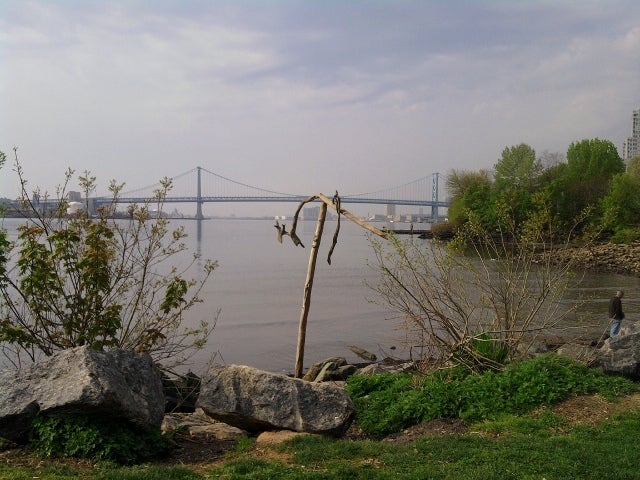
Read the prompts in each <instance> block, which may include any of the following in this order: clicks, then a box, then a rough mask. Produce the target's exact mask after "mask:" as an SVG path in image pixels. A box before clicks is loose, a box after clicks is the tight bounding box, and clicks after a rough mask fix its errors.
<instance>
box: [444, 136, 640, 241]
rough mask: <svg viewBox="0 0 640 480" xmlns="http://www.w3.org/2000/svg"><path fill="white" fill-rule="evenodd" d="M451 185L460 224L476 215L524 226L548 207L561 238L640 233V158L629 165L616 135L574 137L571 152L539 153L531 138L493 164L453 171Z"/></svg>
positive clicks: (489, 226) (631, 237)
mask: <svg viewBox="0 0 640 480" xmlns="http://www.w3.org/2000/svg"><path fill="white" fill-rule="evenodd" d="M447 187H448V189H449V192H450V196H451V205H450V208H449V222H450V223H451V226H452V227H453V228H454V229H459V228H460V227H462V226H463V225H465V224H467V223H469V221H470V219H471V218H473V220H474V221H475V222H478V223H479V224H480V225H481V226H482V227H483V228H484V229H486V230H487V231H493V232H500V231H503V230H504V229H503V226H504V221H505V218H507V217H508V218H509V221H510V222H512V224H513V225H512V226H516V227H517V226H518V225H526V224H529V223H530V222H531V220H532V219H534V218H535V217H536V216H541V213H542V212H544V217H545V218H547V219H549V220H551V221H552V222H553V232H554V234H557V235H559V236H560V235H561V236H565V237H566V236H567V235H569V234H571V236H572V238H580V237H581V236H583V235H585V234H588V236H589V237H590V238H593V236H594V235H596V236H598V237H599V238H601V239H607V240H611V241H614V242H620V243H627V242H632V241H635V240H639V239H640V157H635V158H633V159H631V160H630V161H629V162H628V164H626V163H625V161H624V160H623V159H622V158H621V157H620V156H619V155H618V151H617V149H616V147H615V146H614V145H613V143H612V142H610V141H609V140H601V139H598V138H595V139H585V140H582V141H579V142H574V143H572V144H571V145H570V146H569V148H568V150H567V153H566V156H565V155H563V154H560V153H549V152H545V153H543V154H542V155H541V156H537V155H536V152H535V150H534V149H533V148H532V147H531V146H529V145H527V144H525V143H521V144H519V145H515V146H510V147H506V148H505V149H504V150H503V151H502V156H501V158H500V159H499V160H498V162H497V163H496V164H495V165H494V166H493V170H491V171H489V170H478V171H460V170H454V171H452V172H451V173H450V174H449V175H448V176H447Z"/></svg>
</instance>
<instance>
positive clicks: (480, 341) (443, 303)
mask: <svg viewBox="0 0 640 480" xmlns="http://www.w3.org/2000/svg"><path fill="white" fill-rule="evenodd" d="M534 203H535V208H534V209H532V213H531V215H530V216H529V217H528V218H527V220H526V222H523V223H522V224H520V225H518V224H517V222H516V221H515V220H514V211H513V209H512V208H510V206H509V205H508V204H506V205H503V206H502V207H503V208H502V210H500V212H501V215H500V217H499V218H498V222H497V226H498V229H497V230H495V229H488V228H487V227H486V226H485V225H484V224H483V222H482V221H480V220H479V219H478V216H477V214H476V213H475V212H471V213H470V215H469V218H468V220H467V222H466V223H464V224H463V225H462V226H461V227H460V229H459V230H458V235H457V237H456V239H455V240H454V241H453V242H452V243H451V244H450V245H449V247H447V246H445V245H443V244H440V243H438V242H422V241H417V240H415V239H410V240H407V241H401V240H399V239H398V238H393V237H392V238H391V242H390V246H387V245H385V244H384V243H382V242H375V241H372V245H373V248H374V252H375V255H376V264H375V265H374V268H376V270H377V271H378V272H379V274H380V275H379V281H378V283H377V284H376V285H370V286H371V288H372V289H373V290H374V291H376V293H377V294H378V298H379V300H378V301H379V303H380V304H381V305H384V306H387V307H388V308H390V309H391V310H392V311H393V312H395V313H396V314H397V315H398V316H399V318H401V319H402V327H403V328H404V330H405V332H406V338H407V343H408V344H409V346H410V348H411V352H412V357H414V358H415V359H416V360H418V361H421V362H423V364H424V365H427V366H428V365H463V366H465V367H467V368H470V369H472V370H482V369H485V368H494V369H495V368H500V367H501V366H502V364H503V362H505V361H507V360H509V359H512V358H514V357H516V356H517V355H518V354H520V353H526V351H527V350H528V347H529V346H530V345H531V343H532V341H533V340H534V339H535V338H536V337H537V336H539V335H544V334H553V333H556V334H558V333H560V332H561V330H562V333H563V334H564V333H566V332H565V331H564V330H565V329H566V327H564V326H562V323H563V321H562V320H563V319H564V318H565V317H566V316H567V315H568V314H569V313H570V312H571V311H573V310H574V309H575V308H576V306H568V307H567V306H563V304H562V302H560V299H561V297H562V294H563V292H564V291H565V289H566V288H567V286H568V285H569V284H570V282H571V281H572V280H573V278H574V277H572V275H571V274H570V269H571V266H572V260H571V259H567V260H564V261H563V262H562V263H560V264H556V263H555V257H554V255H553V250H554V248H555V247H556V246H557V245H558V244H561V245H564V244H568V243H570V242H571V240H572V239H571V238H570V237H565V238H564V239H562V237H559V229H558V228H557V223H556V218H555V215H554V214H553V209H552V208H551V205H550V204H549V202H548V201H547V200H546V198H545V196H544V195H543V194H536V195H535V196H534ZM578 220H579V219H578ZM463 247H464V249H463ZM469 249H470V251H471V255H468V254H464V253H463V252H464V251H466V252H469ZM416 357H417V358H416Z"/></svg>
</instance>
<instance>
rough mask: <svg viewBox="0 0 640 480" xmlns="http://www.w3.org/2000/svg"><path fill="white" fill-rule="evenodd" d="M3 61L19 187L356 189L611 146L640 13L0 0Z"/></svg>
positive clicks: (594, 8) (441, 5) (636, 101)
mask: <svg viewBox="0 0 640 480" xmlns="http://www.w3.org/2000/svg"><path fill="white" fill-rule="evenodd" d="M0 69H1V70H0V72H1V73H0V75H1V76H0V150H3V151H5V152H6V153H8V154H10V157H12V156H13V154H12V148H13V147H14V146H18V148H19V150H18V153H19V156H20V161H21V163H22V164H23V167H24V170H25V172H26V175H27V176H28V178H29V179H30V185H32V186H35V185H39V186H41V187H42V188H44V189H49V190H51V189H52V188H53V187H54V186H55V185H56V184H57V183H60V181H61V180H62V178H63V173H64V171H65V169H66V168H67V167H71V168H74V169H76V171H78V172H80V171H83V170H85V169H88V170H90V171H91V172H92V173H94V174H95V175H96V176H97V177H98V179H99V181H100V182H101V185H102V186H105V185H106V184H107V183H108V180H109V179H112V178H115V179H118V180H120V181H125V182H126V183H127V187H130V188H135V187H141V186H144V185H148V184H151V183H154V182H155V181H156V180H157V179H159V178H161V177H163V176H173V175H177V174H179V173H182V172H184V171H186V170H189V169H191V168H193V167H196V166H202V167H205V168H207V169H208V170H211V171H213V172H216V173H218V174H220V175H223V176H225V177H229V178H232V179H234V180H238V181H240V182H244V183H247V184H250V185H255V186H259V187H263V188H267V189H270V190H276V191H281V192H291V193H297V192H299V193H303V194H312V193H316V192H319V191H322V192H326V193H331V192H333V191H334V190H336V189H338V190H339V191H340V192H341V193H345V194H346V193H352V194H353V193H361V192H367V191H375V190H379V189H383V188H386V187H392V186H395V185H400V184H404V183H406V182H409V181H412V180H414V179H417V178H420V177H424V176H426V175H431V174H432V173H434V172H440V173H442V174H446V173H447V172H449V171H450V170H451V169H480V168H491V167H492V166H493V165H494V164H495V162H496V161H497V160H498V159H499V157H500V154H501V152H502V150H503V149H504V148H505V147H506V146H511V145H517V144H519V143H521V142H525V143H528V144H529V145H531V146H532V147H533V148H534V149H535V150H536V152H537V153H538V154H541V153H542V152H544V151H545V150H546V151H550V152H562V153H566V150H567V147H568V146H569V144H570V143H571V142H573V141H579V140H582V139H584V138H595V137H598V138H602V139H608V140H611V141H612V142H613V143H614V144H615V145H616V146H617V147H618V151H619V153H620V154H622V143H623V141H624V139H625V138H626V137H628V136H630V134H631V114H632V111H633V110H634V109H637V108H640V2H638V1H637V0H628V1H624V0H620V1H615V0H613V1H601V2H596V1H577V0H576V1H537V2H533V1H519V2H518V1H471V0H469V1H363V0H361V1H337V0H336V1H310V0H307V1H278V0H271V1H266V0H263V1H257V0H254V1H242V0H235V1H231V0H229V1H193V0H181V1H178V0H175V1H169V0H164V1H151V0H148V1H133V0H130V1H115V0H111V1H102V0H95V1H88V0H82V1H69V0H68V1H25V0H16V1H14V0H0ZM9 163H11V161H10V162H8V164H9ZM0 176H1V177H2V180H1V183H0V186H1V190H0V196H9V197H11V196H15V194H16V193H17V189H16V185H15V181H14V180H12V178H13V175H12V172H11V168H10V165H5V168H4V169H3V171H2V172H1V173H0ZM103 190H104V189H103Z"/></svg>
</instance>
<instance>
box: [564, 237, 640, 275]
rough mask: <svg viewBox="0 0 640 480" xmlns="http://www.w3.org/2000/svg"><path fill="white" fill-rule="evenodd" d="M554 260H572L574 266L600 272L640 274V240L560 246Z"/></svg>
mask: <svg viewBox="0 0 640 480" xmlns="http://www.w3.org/2000/svg"><path fill="white" fill-rule="evenodd" d="M553 255H554V261H555V262H557V263H563V264H564V263H565V262H567V261H571V262H573V264H574V268H576V269H582V270H589V271H591V272H600V273H617V274H620V275H630V276H634V277H637V276H640V242H634V243H630V244H617V243H611V242H606V243H598V244H595V245H590V246H588V247H564V248H558V249H557V250H556V251H554V253H553Z"/></svg>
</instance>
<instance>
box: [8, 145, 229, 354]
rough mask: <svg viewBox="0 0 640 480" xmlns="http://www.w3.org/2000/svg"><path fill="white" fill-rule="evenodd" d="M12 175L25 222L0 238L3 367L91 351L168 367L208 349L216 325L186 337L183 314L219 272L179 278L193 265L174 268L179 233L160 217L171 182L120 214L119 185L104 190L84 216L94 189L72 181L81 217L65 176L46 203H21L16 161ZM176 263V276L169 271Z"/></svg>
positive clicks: (91, 183)
mask: <svg viewBox="0 0 640 480" xmlns="http://www.w3.org/2000/svg"><path fill="white" fill-rule="evenodd" d="M1 158H3V157H2V156H0V159H1ZM15 171H16V172H17V175H18V180H19V182H20V184H21V188H22V195H21V199H20V200H19V202H20V205H21V207H20V208H21V214H22V215H24V217H25V219H26V220H25V222H24V224H23V225H21V226H19V227H18V229H17V238H16V239H15V240H14V241H10V237H9V235H8V234H7V232H6V231H4V230H2V229H1V228H0V354H2V355H4V356H5V357H6V359H7V360H8V362H9V363H12V364H14V365H15V366H17V367H19V366H20V364H21V363H22V362H31V361H34V360H36V359H38V358H39V357H41V356H42V355H45V356H50V355H53V354H54V353H56V352H57V351H59V350H63V349H67V348H73V347H77V346H81V345H90V346H91V347H92V348H95V349H98V350H100V349H103V348H114V347H115V348H122V349H125V350H135V351H138V352H147V353H149V354H150V355H151V356H152V357H153V358H154V360H155V361H156V362H158V363H162V364H163V365H164V366H166V367H173V366H175V365H177V364H181V363H183V362H184V361H185V360H186V359H187V358H188V357H189V356H190V355H191V354H193V353H194V351H195V350H197V349H199V348H202V347H203V346H204V345H205V344H206V342H207V340H208V338H209V335H210V334H211V331H212V329H213V327H214V325H215V318H212V319H211V320H210V321H207V320H203V321H202V322H200V324H199V325H196V326H193V327H188V326H186V325H185V322H184V319H185V315H184V314H185V312H187V311H188V310H189V309H190V308H192V307H193V306H194V305H195V304H197V303H199V302H201V301H202V300H201V298H200V297H199V294H200V292H201V289H202V288H203V286H204V285H205V284H206V282H207V281H208V280H209V277H210V276H211V274H212V272H213V271H214V269H215V268H216V266H217V264H216V262H213V261H209V260H206V261H202V265H201V271H200V272H198V275H199V277H200V278H199V279H198V280H196V279H193V278H188V277H187V275H191V274H192V272H193V270H191V269H192V268H199V269H200V267H199V265H200V263H201V261H200V259H199V255H198V254H195V255H193V256H192V258H191V259H189V260H187V261H185V259H184V258H182V256H183V255H184V254H185V253H186V250H187V246H186V244H185V237H186V233H185V232H184V230H183V229H182V228H175V229H174V228H171V226H170V225H169V221H168V220H167V219H166V218H164V217H163V216H162V215H161V212H162V209H163V206H164V201H165V199H166V196H167V193H168V192H169V190H170V189H171V181H170V180H169V179H164V180H161V181H160V187H159V188H158V189H157V190H156V191H155V194H154V195H155V196H154V198H153V199H151V200H149V201H148V203H146V204H143V205H132V206H130V207H129V209H128V211H127V212H126V214H125V213H123V212H117V211H116V205H117V203H118V199H119V195H120V192H121V190H122V188H123V185H122V184H116V183H115V182H114V181H112V182H111V185H110V187H109V190H110V197H109V198H108V203H105V204H104V205H102V206H101V207H99V208H97V209H96V211H95V212H94V213H93V214H90V210H91V203H92V202H91V200H92V199H91V197H93V196H95V195H94V190H95V187H96V179H95V177H92V176H91V175H90V174H89V172H85V173H84V175H81V176H80V177H79V179H78V180H79V184H80V187H81V189H82V191H83V195H84V199H85V200H84V201H85V205H84V208H83V209H80V210H78V211H73V209H71V210H70V209H69V208H68V207H69V205H70V204H69V202H68V200H67V197H68V195H67V190H66V189H67V185H68V183H69V182H70V180H71V178H72V176H73V171H71V170H69V171H68V172H67V175H66V179H65V183H64V185H63V186H62V187H60V188H59V190H58V192H57V194H56V197H55V198H54V199H50V198H48V195H47V194H46V193H42V194H40V192H39V191H38V190H36V191H35V192H34V193H33V195H29V193H28V192H27V190H26V180H25V179H24V178H23V174H22V169H21V167H20V164H19V163H18V159H17V153H16V166H15ZM102 200H103V201H107V200H105V199H102ZM154 211H157V212H160V213H158V214H154V213H153V212H154ZM117 217H118V218H117ZM123 217H124V218H123ZM116 218H117V219H116ZM176 259H180V263H181V264H182V265H183V267H182V268H181V269H178V268H176V267H175V266H172V265H168V264H169V263H171V262H172V261H175V260H176Z"/></svg>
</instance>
